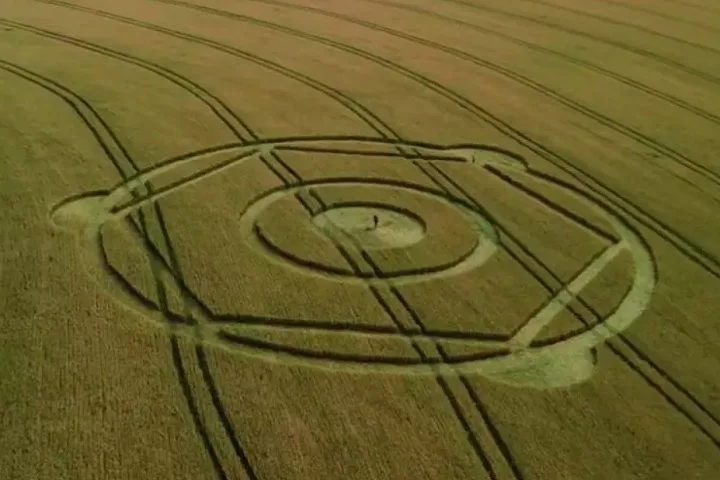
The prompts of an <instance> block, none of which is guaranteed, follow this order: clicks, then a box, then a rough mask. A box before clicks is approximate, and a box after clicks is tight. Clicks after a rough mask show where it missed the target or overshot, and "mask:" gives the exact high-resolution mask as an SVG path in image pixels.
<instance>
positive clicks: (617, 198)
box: [35, 0, 720, 278]
mask: <svg viewBox="0 0 720 480" xmlns="http://www.w3.org/2000/svg"><path fill="white" fill-rule="evenodd" d="M35 1H37V2H40V3H47V4H51V5H57V6H61V7H64V8H71V9H75V10H79V11H83V12H86V13H89V14H91V15H95V16H99V17H104V18H109V19H112V20H114V21H117V22H120V23H126V24H129V25H134V26H137V27H140V28H144V29H148V30H151V31H154V32H157V33H162V34H165V35H168V36H172V37H176V38H180V39H183V40H186V41H189V42H192V43H197V44H201V45H205V46H207V47H209V48H213V49H216V50H219V51H222V52H225V53H228V54H230V55H232V56H235V57H238V58H242V59H244V60H247V61H250V62H253V63H256V64H258V65H261V66H263V67H266V68H269V69H271V70H273V71H276V72H278V73H280V74H282V75H285V76H287V77H288V78H292V79H295V80H297V81H299V82H301V83H304V84H305V85H307V86H309V87H310V88H313V89H316V90H318V91H320V92H323V93H325V94H326V95H328V96H330V97H331V98H333V99H335V100H336V101H338V102H339V103H340V104H342V105H343V106H345V107H346V108H349V109H350V110H351V111H352V112H353V113H355V114H361V115H366V114H368V113H369V112H368V110H367V109H364V108H363V111H362V112H358V110H357V105H358V104H357V102H353V103H352V104H348V100H351V99H349V98H348V97H347V96H345V95H343V94H342V93H341V92H339V91H337V90H335V89H331V88H329V87H328V86H327V85H323V84H320V83H319V82H317V81H315V80H313V79H310V78H309V77H307V76H305V75H302V74H300V73H298V72H296V71H293V70H290V69H288V68H285V67H283V66H282V65H279V64H277V63H275V62H270V61H268V60H266V59H264V58H262V57H257V56H256V55H253V54H250V53H248V52H245V51H242V50H240V49H238V48H235V47H230V46H228V45H225V44H223V43H220V42H216V41H213V40H209V39H207V38H203V37H199V36H196V35H191V34H187V33H184V32H180V31H177V30H172V29H168V28H164V27H160V26H157V25H153V24H150V23H147V22H142V21H140V20H136V19H133V18H129V17H123V16H121V15H115V14H112V13H109V12H105V11H101V10H96V9H92V8H87V7H82V6H79V5H75V4H72V3H67V2H62V1H59V0H35ZM252 1H260V0H252ZM262 1H266V0H262ZM273 3H279V2H275V1H273ZM302 8H303V9H305V8H310V7H302ZM312 10H314V11H315V10H316V11H317V13H319V14H327V15H329V16H336V15H335V14H328V13H327V12H323V11H322V10H318V9H312ZM342 19H343V20H345V21H349V22H353V21H355V22H357V21H356V20H353V19H352V18H342ZM363 25H365V26H367V27H368V28H375V29H378V28H379V27H378V26H376V25H375V26H374V25H373V24H369V23H368V22H363ZM382 30H383V31H386V33H389V34H391V35H396V36H398V35H400V36H403V38H405V36H404V34H402V35H401V34H399V32H395V31H393V30H389V29H385V28H384V27H382ZM388 30H389V31H388ZM410 40H411V41H412V40H417V41H420V40H422V39H419V38H418V37H412V38H411V39H410ZM423 42H425V41H423ZM335 43H337V42H335ZM347 48H348V49H354V50H358V49H356V48H355V47H352V46H347ZM444 48H447V47H444ZM461 53H462V52H461ZM364 54H366V55H368V57H369V58H374V59H375V61H377V62H379V63H380V64H382V65H384V66H386V67H387V68H391V69H394V70H395V71H397V72H399V73H401V74H402V75H405V76H407V77H408V78H412V79H414V80H416V81H418V82H419V83H421V84H422V85H424V86H425V87H427V88H428V89H430V90H432V91H435V92H437V93H439V94H440V95H442V96H445V97H446V98H448V99H449V100H451V101H452V102H453V103H455V104H456V105H458V106H459V107H460V108H462V109H464V110H465V111H467V112H468V113H470V114H471V115H473V116H475V117H476V118H478V119H479V120H481V121H484V122H486V123H487V124H489V125H491V126H492V127H493V128H495V129H496V130H498V131H499V132H501V133H502V134H504V135H506V136H508V137H509V138H511V139H513V140H515V141H517V142H518V143H519V144H520V145H522V146H524V147H526V148H528V149H529V150H530V151H532V152H533V153H535V154H537V155H538V156H539V157H540V158H543V159H544V160H546V161H548V162H550V163H551V164H553V165H555V166H556V167H558V168H560V169H561V170H562V171H563V172H565V173H566V174H568V175H570V176H571V177H572V178H573V179H574V180H576V181H578V182H580V184H582V185H583V187H584V188H587V189H588V190H589V191H591V192H593V193H594V194H596V195H600V196H602V197H603V198H605V199H606V200H607V201H608V202H610V203H612V206H613V208H614V209H615V210H617V211H618V212H620V213H623V214H625V215H628V216H629V217H630V218H633V219H634V220H635V221H637V222H638V223H639V224H641V225H643V226H644V227H646V228H649V229H651V230H652V231H653V232H655V233H656V234H657V235H658V236H660V237H661V238H663V239H664V240H666V241H667V242H668V243H670V244H671V245H673V246H674V247H675V248H676V249H677V250H678V251H679V252H681V253H682V254H683V255H684V256H685V257H686V258H687V259H688V260H690V261H692V262H693V263H695V264H696V265H698V266H699V267H701V268H702V269H704V270H705V271H707V272H708V273H710V274H711V275H713V276H715V277H717V278H720V262H719V261H718V260H717V259H716V258H715V256H713V255H712V254H710V253H709V252H707V251H705V250H704V249H702V248H701V247H699V246H698V245H696V244H694V243H693V242H692V241H690V240H688V239H687V238H685V237H684V236H683V235H682V234H680V233H679V232H677V231H676V230H674V229H673V228H672V227H670V226H668V225H666V224H665V223H664V222H662V221H660V220H658V219H657V218H654V217H652V216H651V215H649V214H648V213H646V212H645V211H644V210H642V209H641V208H640V207H638V206H637V205H635V204H634V203H633V202H632V201H630V200H628V199H627V198H626V197H624V196H623V195H621V194H620V193H618V192H616V191H615V190H613V189H611V188H609V187H607V186H606V185H604V184H603V183H602V182H600V181H599V180H597V179H595V178H594V177H592V176H591V175H589V174H588V173H586V172H585V171H583V170H582V169H580V168H578V167H576V166H575V165H574V164H573V163H572V162H571V161H569V160H567V159H566V158H563V157H562V156H560V155H559V154H557V153H555V152H553V151H552V150H550V149H548V148H546V147H545V146H543V145H541V144H540V143H538V142H536V141H535V140H533V139H531V138H530V137H528V136H527V135H525V134H524V133H522V132H520V131H519V130H517V129H516V128H514V127H512V126H511V125H509V124H507V123H506V122H504V121H503V120H501V119H499V118H498V117H496V116H494V115H492V114H491V113H490V112H488V111H487V110H485V109H483V108H482V107H480V106H478V105H477V104H475V103H474V102H472V101H470V100H468V99H467V98H465V97H463V96H461V95H459V94H457V93H456V92H452V91H451V90H449V89H448V88H447V87H444V86H443V85H441V84H438V83H437V82H434V81H433V80H431V79H428V78H427V77H424V76H422V75H420V74H418V73H417V72H413V71H411V70H408V69H406V68H404V67H401V66H399V65H397V64H395V63H393V62H390V61H388V60H385V59H381V58H379V57H377V56H375V55H371V54H368V53H367V52H364ZM463 55H467V54H464V53H463ZM473 58H475V57H473ZM475 60H477V61H480V60H479V59H475ZM488 68H490V67H488ZM490 69H491V70H493V68H490ZM502 70H504V69H502ZM502 70H497V69H495V70H494V71H496V72H497V73H500V74H501V75H510V74H508V73H507V72H503V71H502ZM512 75H515V74H514V73H513V74H512ZM512 75H511V76H510V78H513V77H512ZM515 76H516V75H515ZM533 83H534V82H533ZM530 87H531V88H532V86H531V85H530ZM373 117H375V122H377V121H378V120H379V119H377V117H376V116H374V115H373ZM378 127H379V128H380V131H378ZM372 128H373V129H374V130H375V131H376V132H378V133H380V134H381V135H383V134H384V135H387V130H386V129H387V128H388V127H387V125H386V124H381V125H378V124H377V123H376V124H375V125H374V126H372ZM382 130H385V131H382Z"/></svg>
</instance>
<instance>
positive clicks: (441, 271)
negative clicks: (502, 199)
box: [240, 179, 498, 285]
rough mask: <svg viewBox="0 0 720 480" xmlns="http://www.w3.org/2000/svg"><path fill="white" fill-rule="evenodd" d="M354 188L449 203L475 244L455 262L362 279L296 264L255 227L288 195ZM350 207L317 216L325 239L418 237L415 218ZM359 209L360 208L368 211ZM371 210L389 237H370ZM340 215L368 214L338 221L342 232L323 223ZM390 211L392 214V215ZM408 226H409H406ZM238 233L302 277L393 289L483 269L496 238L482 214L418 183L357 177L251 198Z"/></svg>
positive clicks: (418, 219)
mask: <svg viewBox="0 0 720 480" xmlns="http://www.w3.org/2000/svg"><path fill="white" fill-rule="evenodd" d="M358 186H365V187H372V188H376V189H381V190H400V189H401V190H402V191H404V192H409V193H411V194H413V195H417V196H420V197H426V198H430V199H432V200H434V201H436V202H439V203H441V204H444V205H449V206H452V207H453V208H456V209H458V211H459V212H461V214H462V215H463V216H464V217H465V219H466V220H467V222H468V225H469V227H470V228H472V229H473V232H474V234H475V236H476V238H477V240H476V242H474V247H473V248H472V249H470V250H469V251H468V252H464V253H463V254H462V255H461V256H459V257H457V258H455V259H454V260H452V261H451V262H448V263H443V264H439V265H434V266H431V267H423V268H421V269H414V270H413V269H410V270H403V271H400V272H383V274H382V275H381V276H378V277H371V278H367V277H363V276H359V275H356V274H354V273H343V272H339V271H336V270H329V269H323V268H318V266H317V265H312V264H309V263H306V262H300V261H298V260H297V258H296V257H295V256H293V255H291V254H289V253H288V252H286V251H283V250H281V249H279V248H278V247H277V246H275V245H274V244H273V243H272V241H271V239H269V238H267V237H266V236H264V235H263V232H262V230H261V229H260V228H258V220H259V218H260V217H261V215H263V214H264V213H265V212H266V210H268V209H269V208H270V207H271V206H272V205H273V204H274V203H275V202H278V201H279V200H281V199H283V198H286V197H287V196H289V195H295V194H297V193H300V192H304V191H307V190H309V189H310V188H312V189H314V190H316V191H318V192H321V191H322V189H324V188H338V187H340V188H341V187H348V188H351V187H358ZM349 208H356V207H344V208H343V209H342V210H339V211H338V212H335V213H329V212H331V211H328V212H325V215H324V216H320V218H321V220H320V222H321V223H322V224H324V225H325V226H326V228H328V229H334V230H332V233H329V235H330V236H333V235H344V236H346V237H347V235H348V234H349V235H350V238H351V239H352V240H355V241H359V238H360V237H361V236H362V237H364V241H370V242H375V246H376V247H381V246H382V245H379V243H380V242H381V241H382V239H381V237H380V235H385V236H386V237H390V236H392V235H395V234H397V233H398V231H399V230H402V229H405V232H403V234H402V235H401V236H404V237H405V238H404V240H403V241H407V239H408V238H410V237H411V236H412V235H415V236H419V235H420V232H419V228H420V225H418V223H420V224H421V225H422V220H421V217H420V215H419V214H413V213H401V212H399V211H398V210H397V209H394V211H393V208H392V207H388V206H386V207H383V208H382V209H380V208H377V207H371V208H370V209H369V210H360V211H356V210H348V209H349ZM361 208H363V209H365V208H368V207H361ZM372 211H375V212H377V213H376V214H374V215H375V216H377V217H378V226H377V229H382V228H383V226H382V225H381V224H380V220H381V217H383V218H385V219H386V221H388V219H389V220H390V221H392V222H396V224H395V226H394V227H391V228H390V229H389V233H387V232H386V233H380V234H373V230H377V229H374V228H373V227H374V225H373V220H372V217H373V214H372V213H370V212H372ZM343 212H345V213H347V212H351V213H353V212H354V213H358V212H365V214H369V216H368V218H367V219H365V222H366V223H365V224H360V223H358V221H357V220H358V218H359V217H356V219H355V220H349V219H348V220H342V221H341V223H342V222H344V223H343V226H342V228H338V227H337V226H335V227H332V226H330V225H329V223H330V222H329V220H328V219H329V218H336V219H337V218H338V217H340V216H341V215H342V213H343ZM390 212H392V214H391V213H390ZM321 215H322V214H321ZM361 216H362V215H361ZM368 222H369V223H368ZM411 225H414V226H412V227H411ZM352 229H355V230H354V232H353V233H349V231H350V230H352ZM359 229H365V231H364V232H358V231H357V230H359ZM408 229H410V230H411V231H410V232H408ZM413 229H414V231H413ZM240 231H241V234H242V237H243V239H245V241H246V242H247V243H248V244H249V245H250V247H251V248H253V249H254V250H255V251H256V252H257V253H258V254H260V255H263V256H265V257H266V258H267V259H268V260H269V261H272V262H274V263H276V264H278V265H281V266H283V267H286V268H289V269H291V270H293V271H295V272H297V273H300V274H303V275H309V276H313V277H318V278H324V279H328V280H332V281H337V282H342V283H348V284H357V285H364V284H368V283H370V284H373V283H391V284H393V285H408V284H412V283H418V282H426V281H432V280H437V279H441V278H447V277H451V276H455V275H460V274H463V273H466V272H469V271H471V270H473V269H476V268H478V267H480V266H482V265H483V264H484V263H485V262H486V261H487V260H488V259H489V258H490V257H491V256H492V255H493V253H495V251H496V250H497V239H498V235H497V231H496V229H495V227H494V225H493V224H492V222H491V221H490V220H489V219H487V218H486V217H485V216H483V215H482V214H481V213H479V212H477V211H475V210H474V209H472V208H471V207H470V206H469V205H468V204H467V203H465V202H463V201H461V200H460V199H457V198H451V197H447V196H445V195H442V194H440V193H438V192H435V191H433V190H431V189H429V188H424V187H420V186H417V185H410V184H397V183H391V182H382V181H379V180H372V179H368V180H361V179H357V180H352V181H308V182H304V183H302V184H301V185H296V186H293V187H288V188H283V189H280V190H275V191H272V192H269V193H267V194H266V195H264V196H261V197H260V198H259V199H256V201H255V202H254V203H252V204H251V205H249V206H248V207H247V209H246V210H245V211H244V212H243V214H242V216H241V218H240ZM327 231H328V230H326V232H327ZM423 231H424V228H423ZM413 240H414V239H413ZM392 241H395V242H397V241H398V239H397V238H394V239H393V240H392Z"/></svg>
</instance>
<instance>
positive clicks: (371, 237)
mask: <svg viewBox="0 0 720 480" xmlns="http://www.w3.org/2000/svg"><path fill="white" fill-rule="evenodd" d="M313 223H314V224H315V226H316V227H318V228H319V229H320V230H321V231H322V232H323V233H324V234H325V235H327V236H329V237H331V238H334V239H336V240H338V241H343V240H345V241H351V242H353V243H355V244H356V245H358V246H359V247H362V248H363V249H365V250H385V249H390V248H402V247H408V246H410V245H414V244H416V243H418V242H420V241H421V240H422V239H423V238H424V237H425V224H424V223H423V222H422V220H421V219H420V218H419V217H416V216H414V215H411V214H409V213H405V212H401V211H400V210H399V209H394V208H388V207H381V206H338V207H333V208H330V209H328V210H325V211H324V212H322V213H320V214H318V215H316V216H315V217H313Z"/></svg>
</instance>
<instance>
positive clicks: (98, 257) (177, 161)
mask: <svg viewBox="0 0 720 480" xmlns="http://www.w3.org/2000/svg"><path fill="white" fill-rule="evenodd" d="M325 141H333V142H352V143H357V142H365V143H371V144H380V145H385V146H392V147H396V148H397V147H409V148H420V149H424V150H430V151H434V152H437V153H439V154H445V155H448V154H449V155H448V156H455V157H460V158H459V159H457V160H456V161H460V162H462V163H467V164H471V165H475V166H476V168H477V167H480V168H488V166H489V165H490V163H492V166H493V167H494V168H500V169H512V170H513V171H515V172H516V173H517V172H520V173H522V174H524V175H527V176H529V177H531V178H532V179H534V180H536V181H539V182H540V183H546V184H549V185H551V186H554V187H557V188H560V189H562V190H564V191H566V192H569V193H570V194H571V196H574V197H576V198H578V199H580V200H581V201H582V202H584V203H586V204H588V205H589V206H590V207H591V208H592V209H593V210H594V211H595V212H597V213H599V214H600V215H601V216H603V217H604V218H606V220H608V221H609V222H610V224H611V225H612V226H613V229H614V230H615V231H616V232H617V233H618V234H619V235H620V237H621V238H622V239H623V243H624V248H625V249H626V250H629V251H630V252H631V255H632V257H633V261H634V265H635V270H636V271H635V277H634V279H633V284H632V286H631V288H630V289H629V291H628V293H627V294H626V296H625V297H624V298H623V299H622V300H621V301H620V303H619V304H618V306H617V307H616V308H615V310H614V311H613V312H612V313H611V314H610V315H608V316H607V317H606V318H605V319H603V320H602V321H601V322H599V323H598V324H596V325H595V326H593V327H592V328H590V329H588V330H585V331H582V332H581V333H578V334H576V335H574V336H572V337H570V338H560V339H558V340H557V341H555V342H552V343H546V344H542V345H539V346H528V347H526V348H525V349H523V350H511V351H509V352H508V353H507V354H503V355H500V356H491V357H489V358H487V357H483V358H477V359H471V358H468V357H464V358H465V359H463V360H461V361H459V362H452V363H450V362H447V363H418V364H405V365H397V364H389V363H382V361H380V362H377V363H373V364H372V365H370V366H368V365H367V364H365V363H360V364H359V363H358V362H350V363H348V362H344V361H340V360H337V359H325V358H317V357H308V356H307V355H299V354H296V353H293V352H278V351H270V350H268V349H266V348H262V347H257V346H255V347H249V346H248V345H243V346H242V348H239V347H237V346H235V345H233V347H234V348H231V346H230V345H228V344H227V343H224V342H217V341H215V339H211V338H209V335H208V334H209V333H210V332H209V331H208V329H207V327H208V326H211V327H213V329H214V330H219V328H221V327H218V326H217V324H215V325H206V324H205V325H201V323H202V322H200V323H198V324H196V325H193V326H192V327H190V328H191V329H192V330H193V331H192V332H191V337H192V338H195V340H196V341H202V342H208V343H212V344H215V345H217V346H219V347H221V348H224V349H228V350H231V351H239V352H241V353H244V354H246V355H249V356H254V357H259V358H262V359H264V360H266V361H279V362H281V363H288V362H290V363H292V364H294V365H306V366H310V367H313V368H321V369H327V368H330V369H332V370H337V369H338V368H340V369H344V370H348V369H349V370H352V371H356V372H385V373H398V374H430V373H433V374H437V373H444V374H458V373H479V374H482V375H490V376H492V375H496V374H502V373H503V372H509V371H512V372H518V371H520V370H525V369H534V368H537V367H538V365H542V364H543V363H546V362H552V361H553V357H554V356H557V355H560V356H567V355H574V354H577V353H578V352H582V351H587V350H592V349H593V348H595V347H596V346H597V345H598V344H600V343H602V342H604V341H606V340H608V339H609V338H612V337H613V336H615V335H617V334H619V333H620V332H622V331H624V330H625V329H627V328H628V327H629V326H630V325H631V324H632V323H633V322H634V321H635V320H636V319H637V318H638V316H639V315H640V314H641V313H642V312H643V311H644V310H645V308H646V307H647V305H648V304H649V299H650V297H651V296H652V291H653V289H654V287H655V283H656V281H657V272H656V271H655V268H654V261H653V258H652V254H651V253H650V251H649V248H648V246H647V244H646V243H645V242H644V240H643V239H642V238H641V237H640V235H639V234H637V233H636V232H635V231H634V229H633V228H632V227H631V226H630V225H629V224H628V223H627V222H626V221H625V220H623V219H622V218H621V217H619V216H618V215H617V213H616V212H614V211H613V210H612V209H611V208H609V207H607V206H606V205H605V204H604V203H603V202H601V201H599V200H597V199H596V198H594V196H593V195H591V194H588V193H586V192H583V191H580V190H579V189H578V188H577V187H575V186H574V185H571V184H568V183H567V182H564V181H562V180H558V179H554V178H552V177H549V176H547V175H544V174H541V173H540V172H532V171H530V170H529V168H528V167H527V164H526V163H525V161H524V159H522V157H520V156H518V155H517V154H515V153H513V152H510V151H505V150H502V149H498V148H497V147H494V146H482V145H474V146H470V147H468V146H467V145H463V146H462V147H453V146H437V145H432V144H429V143H425V142H404V141H403V142H399V141H388V140H384V139H374V138H368V137H333V136H324V137H295V138H286V139H275V140H262V141H257V142H251V143H233V144H228V145H223V146H220V147H213V148H209V149H204V150H200V151H196V152H191V153H188V154H185V155H182V156H179V157H174V158H171V159H168V160H165V161H163V162H161V163H159V164H157V165H155V166H154V167H151V168H149V169H147V170H145V171H143V172H140V173H138V174H137V175H135V176H134V177H132V178H130V179H128V180H126V181H125V182H122V183H120V184H119V185H117V186H116V187H115V188H113V189H112V190H111V191H110V192H108V193H107V195H106V196H105V197H99V196H98V195H97V192H95V194H94V195H93V196H95V197H97V207H96V208H94V209H93V213H94V216H90V217H88V221H87V223H86V224H85V226H84V228H83V229H82V232H81V235H80V241H81V242H82V243H84V244H85V246H86V247H88V250H89V252H90V253H92V252H94V255H92V254H91V255H89V256H85V258H86V259H88V260H90V262H89V266H90V267H91V269H93V270H97V269H98V268H99V269H100V277H102V278H99V279H98V280H99V281H103V282H105V283H106V284H107V285H108V286H109V287H110V288H111V289H114V290H116V291H117V290H118V288H119V292H121V293H122V296H123V297H124V298H125V299H126V300H128V301H127V303H126V302H121V303H123V304H124V305H125V306H127V307H128V308H130V309H131V310H133V311H136V312H139V313H141V314H142V315H144V316H146V317H148V318H151V319H152V318H155V319H158V320H160V321H161V322H162V321H163V320H165V318H164V316H163V315H162V314H161V313H160V312H158V311H156V310H153V309H152V308H149V307H148V306H147V305H145V304H143V303H142V302H141V301H140V302H139V301H138V299H136V298H135V297H134V295H133V294H132V293H130V292H127V291H126V290H125V289H124V288H123V285H122V284H121V282H120V281H119V280H118V279H117V278H115V277H113V276H110V278H107V276H106V274H107V271H106V269H105V265H104V263H103V262H104V259H103V247H102V235H101V231H102V227H103V225H104V224H105V223H106V222H108V221H110V220H113V219H122V218H125V217H126V216H128V215H129V214H131V213H132V212H133V211H135V210H137V209H139V208H141V207H142V206H143V205H144V204H145V203H151V202H154V201H156V200H157V199H159V198H160V197H161V196H163V195H165V194H167V193H171V192H168V191H159V192H158V191H156V192H154V193H153V194H150V195H148V196H147V197H146V198H144V199H140V200H137V201H133V200H131V201H130V202H128V203H125V204H121V203H120V200H122V199H123V198H125V197H129V196H130V195H129V194H130V192H131V191H132V190H133V189H135V188H138V187H141V186H143V185H145V183H146V182H148V181H150V180H151V179H152V178H153V177H155V176H158V175H161V174H162V173H165V172H168V171H170V170H172V169H173V168H176V167H178V166H182V165H184V164H186V163H192V162H195V161H198V160H202V159H205V158H207V157H211V156H213V155H215V154H218V153H228V152H233V151H235V152H239V153H238V155H237V156H236V157H235V158H234V160H233V161H234V163H241V162H243V161H247V160H249V159H251V158H255V157H257V156H259V155H263V154H267V153H270V152H271V151H273V150H274V149H275V148H276V147H277V146H278V145H298V144H299V145H304V144H313V143H318V142H325ZM485 150H489V151H492V152H494V153H498V152H499V153H505V154H506V155H507V158H503V159H502V161H501V162H495V161H493V162H488V161H484V159H483V158H482V156H481V153H482V152H483V151H485ZM355 153H356V154H358V155H361V153H360V152H355ZM418 155H420V154H418ZM398 157H399V158H405V159H406V158H407V156H406V155H400V156H398ZM415 159H416V160H423V161H427V162H430V161H435V160H438V159H437V158H434V159H423V158H422V156H418V157H415ZM215 171H217V169H216V170H215ZM215 171H209V172H207V173H204V172H205V171H204V172H203V173H204V175H203V177H201V178H204V176H206V175H210V174H212V173H215ZM194 181H197V177H193V176H191V177H190V178H189V179H188V180H186V181H185V184H189V183H193V182H194ZM334 181H337V179H335V180H334ZM327 182H331V181H327ZM375 182H377V180H374V182H373V183H375ZM318 183H323V182H318ZM275 190H278V189H275ZM272 191H273V190H272V189H271V190H270V192H272ZM267 195H268V194H267V193H266V194H265V195H260V196H259V197H258V198H261V197H264V196H267ZM84 198H85V196H75V197H73V198H69V199H66V200H65V201H63V202H60V204H58V205H57V206H55V207H54V208H53V209H52V210H51V215H54V214H56V213H57V212H59V211H61V210H62V209H63V207H64V206H67V205H69V204H70V203H73V201H77V200H83V199H84ZM444 198H447V197H444ZM252 202H253V201H251V203H252ZM88 257H94V258H88ZM160 267H162V268H167V266H163V265H160ZM161 274H163V275H164V276H166V277H168V279H169V280H171V281H173V280H175V281H177V279H175V277H174V276H173V274H172V272H169V271H161ZM181 290H183V291H185V290H187V289H186V288H181ZM190 310H191V313H193V314H197V315H199V316H204V317H208V315H209V312H207V311H205V310H204V309H203V308H202V306H201V305H200V304H199V305H194V304H193V305H191V308H190ZM200 327H203V328H200ZM198 329H200V330H198ZM181 331H182V330H181V329H180V327H176V326H173V332H175V333H180V332H181ZM398 334H399V335H402V333H401V332H398ZM216 337H217V336H216ZM275 346H277V345H275Z"/></svg>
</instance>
